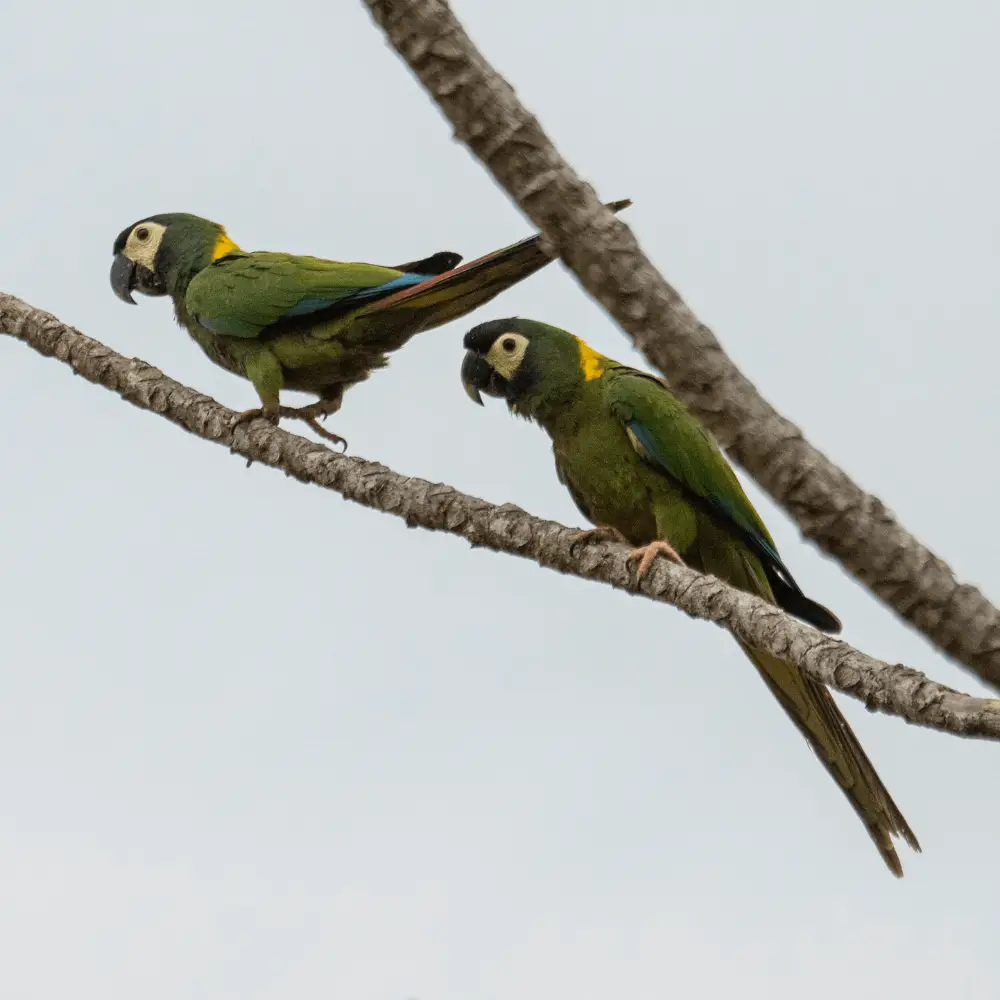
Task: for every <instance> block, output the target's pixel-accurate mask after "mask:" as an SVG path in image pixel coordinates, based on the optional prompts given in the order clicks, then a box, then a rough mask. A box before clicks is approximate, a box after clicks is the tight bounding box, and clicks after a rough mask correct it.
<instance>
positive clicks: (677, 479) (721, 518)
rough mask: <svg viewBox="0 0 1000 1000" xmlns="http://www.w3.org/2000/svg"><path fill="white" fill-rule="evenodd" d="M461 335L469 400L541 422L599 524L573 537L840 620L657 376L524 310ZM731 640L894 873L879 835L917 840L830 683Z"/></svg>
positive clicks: (812, 618) (814, 616)
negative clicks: (802, 577) (811, 592)
mask: <svg viewBox="0 0 1000 1000" xmlns="http://www.w3.org/2000/svg"><path fill="white" fill-rule="evenodd" d="M465 347H466V354H465V359H464V361H463V363H462V382H463V384H464V385H465V388H466V392H468V394H469V396H470V397H471V398H472V399H473V401H474V402H477V403H480V404H482V397H481V395H480V393H481V392H485V393H487V394H488V395H491V396H496V397H499V398H502V399H505V400H506V401H507V405H508V406H509V407H510V409H511V410H512V411H513V412H514V413H516V414H517V415H518V416H522V417H525V418H527V419H529V420H533V421H535V422H537V423H538V424H540V425H541V426H542V427H543V428H544V429H545V430H546V431H547V432H548V434H549V436H550V438H551V439H552V447H553V451H554V452H555V460H556V472H557V474H558V476H559V480H560V482H562V483H563V484H564V485H565V486H566V487H567V489H568V490H569V493H570V495H571V496H572V498H573V500H574V501H575V503H576V505H577V507H579V509H580V511H581V512H582V513H583V515H584V517H586V518H587V520H589V521H590V522H591V523H593V524H595V525H598V527H597V528H596V529H592V530H590V531H585V532H581V534H580V536H579V541H581V542H582V541H586V540H588V539H593V538H605V539H607V538H617V539H619V540H623V541H627V542H629V543H630V544H632V545H633V546H636V548H635V550H634V551H633V553H632V557H633V559H634V560H635V559H638V560H639V567H638V575H639V577H640V578H641V577H642V576H643V575H645V573H646V572H648V570H649V568H650V567H651V565H652V563H653V560H654V559H655V558H656V556H657V555H665V556H667V557H669V558H672V559H675V560H676V561H681V560H682V559H683V561H684V562H686V563H687V564H688V565H689V566H692V567H693V568H695V569H698V570H701V571H702V572H705V573H711V574H713V575H714V576H717V577H719V579H721V580H725V581H727V582H728V583H730V584H732V585H733V586H734V587H739V588H740V589H741V590H746V591H749V592H750V593H753V594H757V595H758V596H760V597H763V598H764V599H765V600H768V601H772V602H773V603H775V604H777V605H779V606H780V607H782V608H784V609H785V610H786V611H788V612H789V613H790V614H793V615H796V616H798V617H799V618H802V619H804V620H805V621H807V622H809V623H810V624H812V625H814V626H816V628H819V629H821V630H823V631H825V632H839V631H840V622H839V621H838V619H837V618H836V616H835V615H833V614H832V613H831V612H830V611H828V610H827V609H826V608H824V607H822V606H821V605H819V604H817V603H816V602H815V601H811V600H810V599H809V598H808V597H806V596H805V594H803V593H802V591H801V590H800V589H799V586H798V584H796V582H795V580H794V579H793V578H792V575H791V573H789V572H788V569H787V568H786V567H785V564H784V563H783V562H782V561H781V558H780V557H779V555H778V551H777V549H776V548H775V544H774V541H773V539H772V538H771V536H770V535H769V534H768V531H767V528H765V527H764V524H763V522H762V521H761V519H760V516H759V515H758V514H757V512H756V511H755V510H754V508H753V506H752V505H751V503H750V500H749V499H748V498H747V496H746V494H745V493H744V492H743V489H742V487H741V486H740V483H739V480H738V479H737V478H736V474H735V473H734V472H733V470H732V468H731V467H730V465H729V463H728V462H727V461H726V459H725V457H724V455H723V454H722V451H721V450H720V449H719V447H718V445H717V444H716V443H715V441H714V439H713V438H712V437H711V435H710V434H709V433H708V431H707V430H706V429H705V428H704V427H702V425H701V424H700V423H699V422H698V421H697V420H696V419H695V418H694V417H693V416H692V415H691V414H690V413H689V412H688V410H687V409H686V408H685V407H684V405H683V404H682V403H681V402H680V401H679V400H678V399H676V398H675V397H674V396H673V395H671V393H670V392H669V391H668V389H667V387H666V386H665V384H664V383H663V382H662V381H661V380H660V379H658V378H656V377H654V376H653V375H649V374H646V373H645V372H641V371H637V370H636V369H634V368H628V367H626V366H625V365H622V364H619V363H618V362H616V361H612V360H611V359H610V358H606V357H604V356H603V355H601V354H598V353H597V352H596V351H594V350H592V349H591V348H590V347H588V346H587V345H586V344H585V343H584V342H583V341H582V340H579V339H578V338H577V337H575V336H573V335H572V334H571V333H567V332H566V331H565V330H560V329H557V328H556V327H553V326H547V325H546V324H544V323H537V322H533V321H531V320H526V319H516V318H515V319H501V320H494V321H492V322H489V323H482V324H480V325H479V326H477V327H474V328H473V329H472V330H470V331H469V332H468V334H466V337H465ZM741 646H742V648H743V651H744V652H745V653H746V655H747V656H748V657H749V658H750V660H751V661H752V662H753V664H754V666H756V668H757V670H758V671H759V672H760V675H761V677H762V678H763V679H764V682H765V683H766V684H767V686H768V687H769V688H770V689H771V693H772V694H773V695H774V696H775V697H776V698H777V699H778V701H779V702H780V703H781V706H782V707H783V708H784V709H785V711H786V712H787V713H788V715H789V716H790V718H791V719H792V721H793V722H794V723H795V725H796V726H797V727H798V729H799V731H800V732H801V733H802V735H803V736H804V737H805V738H806V740H807V741H808V742H809V744H810V746H811V747H812V748H813V750H814V751H815V752H816V755H817V756H818V757H819V759H820V761H821V762H822V763H823V765H824V766H825V767H826V769H827V771H829V772H830V774H831V775H832V776H833V778H834V780H835V781H836V782H837V783H838V784H839V785H840V787H841V789H842V790H843V792H844V794H845V795H846V796H847V798H848V799H849V800H850V803H851V805H852V806H853V807H854V809H855V810H856V811H857V813H858V815H859V816H860V817H861V820H862V821H863V822H864V824H865V826H866V828H867V829H868V833H869V834H870V835H871V838H872V840H873V841H874V842H875V846H876V847H877V848H878V850H879V853H880V854H881V855H882V858H883V860H884V861H885V863H886V864H887V865H888V867H889V869H890V870H891V871H892V872H893V874H895V875H897V876H901V875H902V874H903V869H902V867H901V865H900V863H899V858H898V856H897V854H896V850H895V848H894V846H893V843H892V837H893V836H902V837H904V838H905V839H906V841H907V842H908V843H909V844H910V846H911V847H913V848H914V850H917V851H919V850H920V846H919V844H918V843H917V839H916V837H914V835H913V832H912V831H911V830H910V827H909V826H908V825H907V822H906V820H905V819H904V818H903V816H902V814H901V813H900V811H899V809H897V808H896V804H895V803H894V802H893V801H892V798H891V797H890V795H889V793H888V791H887V790H886V788H885V786H884V785H883V784H882V781H881V779H880V778H879V776H878V775H877V774H876V773H875V769H874V767H873V766H872V764H871V762H870V761H869V760H868V757H867V756H866V755H865V752H864V750H863V749H862V748H861V744H860V743H859V742H858V739H857V737H856V736H855V735H854V733H853V732H852V731H851V728H850V726H849V725H848V723H847V720H846V719H845V718H844V717H843V715H841V713H840V710H839V709H838V708H837V706H836V703H835V702H834V700H833V697H832V696H831V694H830V692H829V691H828V690H827V689H826V688H825V687H824V686H823V685H822V684H818V683H816V681H814V680H812V679H811V678H809V677H807V676H806V675H805V674H804V673H802V671H801V670H800V669H799V668H798V667H796V666H793V665H792V664H789V663H785V662H784V661H782V660H779V659H777V658H776V657H773V656H770V655H768V654H766V653H763V652H761V651H760V650H756V649H752V648H750V647H748V646H745V645H743V644H742V643H741Z"/></svg>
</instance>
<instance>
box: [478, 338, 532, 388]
mask: <svg viewBox="0 0 1000 1000" xmlns="http://www.w3.org/2000/svg"><path fill="white" fill-rule="evenodd" d="M527 349H528V338H527V337H525V336H524V335H523V334H520V333H514V331H513V330H512V331H511V332H510V333H501V334H500V336H499V337H497V339H496V340H494V341H493V346H492V347H491V348H490V349H489V353H487V355H486V361H487V363H488V364H489V365H490V366H491V367H492V368H493V370H494V371H495V372H496V373H497V374H498V375H500V376H501V377H502V378H505V379H507V381H508V382H509V381H510V380H511V379H512V378H513V377H514V376H515V375H516V374H517V370H518V368H520V367H521V362H522V361H523V360H524V352H525V351H527Z"/></svg>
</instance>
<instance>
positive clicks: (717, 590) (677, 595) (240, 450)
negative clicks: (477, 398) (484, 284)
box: [0, 293, 1000, 739]
mask: <svg viewBox="0 0 1000 1000" xmlns="http://www.w3.org/2000/svg"><path fill="white" fill-rule="evenodd" d="M0 333H5V334H9V335H11V336H13V337H16V338H17V339H18V340H21V341H23V342H24V343H26V344H28V345H29V346H30V347H33V348H34V349H35V350H36V351H38V352H39V353H40V354H44V355H46V356H49V357H55V358H58V359H59V360H60V361H62V362H64V363H65V364H66V365H68V366H69V367H70V368H71V369H72V370H73V371H74V372H75V373H76V374H77V375H81V376H82V377H83V378H85V379H87V380H88V381H90V382H93V383H95V384H96V385H101V386H104V388H105V389H110V390H111V391H112V392H115V393H117V394H118V395H119V396H121V397H122V399H124V400H126V401H127V402H129V403H132V404H133V405H134V406H138V407H139V408H140V409H144V410H151V411H152V412H153V413H158V414H160V415H161V416H164V417H166V418H167V419H168V420H171V421H173V422H174V423H175V424H178V425H179V426H180V427H183V428H184V429H185V430H187V431H190V432H191V433H192V434H195V435H197V436H198V437H201V438H204V439H205V440H206V441H214V442H216V443H217V444H221V445H224V446H226V447H227V448H229V449H230V450H231V451H232V452H235V453H236V454H238V455H241V456H243V457H244V458H246V459H249V460H252V461H254V462H260V463H261V464H263V465H269V466H271V467H272V468H275V469H281V470H282V471H283V472H285V473H286V474H287V475H289V476H294V477H295V478H296V479H298V480H299V481H300V482H304V483H314V484H315V485H317V486H322V487H324V488H325V489H329V490H333V491H334V492H336V493H339V494H340V495H341V496H343V497H345V498H346V499H348V500H353V501H354V502H355V503H359V504H362V505H364V506H366V507H371V508H372V509H374V510H380V511H383V512H384V513H387V514H393V515H395V516H396V517H400V518H402V519H403V520H404V521H406V523H407V524H408V525H410V526H411V527H421V528H427V529H429V530H431V531H446V532H448V533H450V534H453V535H458V536H460V537H462V538H465V539H466V540H467V541H469V542H470V543H471V544H472V545H475V546H482V547H484V548H489V549H493V550H494V551H496V552H507V553H509V554H511V555H516V556H521V557H522V558H525V559H532V560H534V561H535V562H537V563H538V564H539V565H540V566H544V567H545V568H547V569H554V570H558V571H559V572H562V573H570V574H573V575H575V576H579V577H581V578H583V579H585V580H596V581H600V582H602V583H606V584H610V585H611V586H612V587H617V588H618V589H620V590H626V591H629V592H630V593H633V594H638V595H642V596H644V597H648V598H652V599H653V600H656V601H661V602H663V603H665V604H672V605H673V606H674V607H677V608H680V609H681V610H682V611H684V612H686V613H687V614H688V615H690V616H691V617H693V618H702V619H704V620H706V621H711V622H715V623H716V624H717V625H720V626H722V627H724V628H727V629H729V630H730V631H731V632H733V633H734V634H735V635H736V636H737V637H738V638H740V639H742V640H743V641H744V642H746V643H749V644H750V645H751V646H755V647H757V648H758V649H762V650H765V651H766V652H769V653H773V654H774V655H775V656H779V657H781V658H783V659H785V660H788V661H790V662H792V663H795V664H798V666H800V667H801V668H802V669H803V670H804V671H805V672H806V673H807V674H809V675H810V676H811V677H814V678H815V679H816V680H818V681H821V682H823V683H824V684H829V685H830V686H831V687H833V688H836V689H837V690H839V691H843V692H844V693H845V694H849V695H851V696H853V697H855V698H858V699H860V700H861V701H863V702H864V703H865V704H866V705H867V706H868V708H869V709H872V710H874V711H880V712H885V713H887V714H889V715H897V716H900V717H901V718H903V719H906V720H907V721H908V722H913V723H917V724H918V725H922V726H928V727H930V728H932V729H940V730H944V731H946V732H950V733H954V734H956V735H958V736H970V737H983V738H988V739H1000V701H990V700H986V699H983V698H973V697H970V696H969V695H966V694H961V693H959V692H957V691H954V690H952V689H951V688H947V687H944V686H943V685H941V684H937V683H935V682H934V681H932V680H930V679H929V678H927V677H926V676H924V675H923V674H922V673H920V672H919V671H917V670H911V669H909V668H907V667H904V666H901V665H891V664H888V663H884V662H882V661H881V660H875V659H873V658H871V657H869V656H866V655H865V654H864V653H861V652H859V651H858V650H856V649H853V648H852V647H851V646H848V645H847V644H846V643H843V642H840V641H838V640H836V639H831V638H830V637H829V636H825V635H823V634H822V633H820V632H817V631H816V630H815V629H813V628H811V627H810V626H808V625H804V624H803V623H801V622H799V621H796V620H795V619H794V618H790V617H788V616H787V615H785V614H784V613H783V612H781V611H780V610H779V609H777V608H775V607H773V606H772V605H770V604H767V603H766V602H764V601H762V600H760V599H759V598H757V597H753V596H752V595H750V594H745V593H743V592H742V591H739V590H735V589H734V588H732V587H730V586H728V585H727V584H724V583H722V582H721V581H719V580H717V579H715V577H711V576H703V575H701V574H700V573H697V572H695V571H694V570H691V569H688V568H687V567H683V566H676V565H674V564H673V563H667V562H664V561H663V560H660V562H659V565H657V566H656V567H655V568H654V569H653V571H652V572H651V573H650V574H649V575H648V576H647V577H646V579H645V580H644V581H643V582H642V584H641V585H638V586H637V585H636V583H635V580H634V576H633V569H632V568H631V567H630V566H629V565H628V564H627V556H628V552H629V549H628V547H627V546H625V545H621V544H618V543H597V544H592V545H587V546H584V547H582V548H580V549H578V550H577V551H576V552H575V553H574V552H573V551H572V550H571V544H572V542H573V539H574V537H575V534H576V532H575V531H574V529H571V528H567V527H565V526H564V525H561V524H557V523H555V522H554V521H544V520H541V519H540V518H537V517H533V516H532V515H530V514H528V513H526V512H525V511H523V510H521V509H520V508H519V507H515V506H514V505H512V504H501V505H495V504H491V503H488V502H486V501H485V500H479V499H477V498H476V497H470V496H467V495H466V494H464V493H460V492H459V491H458V490H456V489H454V488H453V487H451V486H445V485H443V484H441V483H430V482H427V481H426V480H423V479H416V478H413V477H411V476H403V475H400V474H399V473H397V472H393V471H392V470H391V469H387V468H386V467H385V466H384V465H379V464H377V463H375V462H368V461H365V460H364V459H361V458H356V457H353V456H343V455H339V454H336V453H334V452H332V451H330V450H329V449H328V448H326V447H325V446H324V445H321V444H317V443H315V442H313V441H308V440H306V439H305V438H302V437H298V436H297V435H294V434H289V433H288V432H287V431H283V430H280V429H279V428H276V427H272V426H271V425H270V424H268V423H266V422H265V421H263V420H256V421H254V422H253V423H250V424H246V425H242V426H240V427H238V428H237V429H236V431H235V432H234V431H233V430H232V421H233V419H234V417H235V416H236V414H235V412H234V411H233V410H230V409H228V408H226V407H225V406H222V405H221V404H220V403H217V402H216V401H215V400H214V399H211V398H209V397H208V396H205V395H202V394H201V393H199V392H196V391H195V390H194V389H190V388H188V387H187V386H184V385H181V384H180V383H179V382H175V381H174V380H173V379H171V378H168V377H167V376H166V375H164V374H163V373H162V372H161V371H159V370H158V369H156V368H154V367H153V366H152V365H149V364H146V362H144V361H141V360H139V359H138V358H126V357H124V356H123V355H121V354H118V353H116V352H115V351H113V350H111V348H109V347H106V346H105V345H104V344H102V343H100V342H99V341H97V340H93V339H92V338H90V337H87V336H85V335H84V334H82V333H80V332H79V331H78V330H75V329H74V328H73V327H71V326H67V325H66V324H65V323H62V322H61V321H60V320H58V319H57V318H56V317H55V316H52V315H50V314H49V313H46V312H42V311H41V310H38V309H34V308H33V307H31V306H29V305H28V304H27V303H25V302H22V301H21V300H20V299H17V298H15V297H14V296H12V295H5V294H3V293H0Z"/></svg>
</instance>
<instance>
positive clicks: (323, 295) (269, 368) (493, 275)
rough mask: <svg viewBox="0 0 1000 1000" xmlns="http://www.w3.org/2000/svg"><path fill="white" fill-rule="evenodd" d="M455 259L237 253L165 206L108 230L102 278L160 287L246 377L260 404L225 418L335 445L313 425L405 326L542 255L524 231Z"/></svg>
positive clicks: (479, 298)
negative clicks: (284, 395)
mask: <svg viewBox="0 0 1000 1000" xmlns="http://www.w3.org/2000/svg"><path fill="white" fill-rule="evenodd" d="M629 204H631V202H629V201H627V200H626V201H618V202H613V203H612V204H611V205H609V206H608V207H609V208H611V209H612V210H614V211H616V212H617V211H619V210H621V209H623V208H626V207H627V206H628V205H629ZM461 259H462V258H461V256H460V255H459V254H456V253H451V252H448V251H445V252H442V253H436V254H433V255H432V256H430V257H426V258H424V259H422V260H415V261H411V262H409V263H406V264H396V265H394V266H392V267H380V266H378V265H375V264H349V263H343V262H341V261H333V260H321V259H320V258H318V257H298V256H295V255H293V254H287V253H264V252H260V251H257V252H253V253H248V252H246V251H244V250H241V249H240V248H239V247H238V246H237V245H236V244H235V243H234V242H233V241H232V240H231V239H230V238H229V236H228V234H227V233H226V230H225V229H224V228H223V227H222V226H220V225H218V223H215V222H210V221H209V220H208V219H202V218H200V217H199V216H197V215H188V214H186V213H184V212H172V213H167V214H165V215H151V216H148V217H147V218H145V219H142V220H140V221H139V222H136V223H133V224H132V225H131V226H129V227H128V228H127V229H123V230H122V231H121V233H119V234H118V237H117V239H116V240H115V245H114V262H113V263H112V265H111V287H112V288H113V289H114V291H115V294H116V295H118V297H119V298H121V299H122V300H123V301H125V302H129V303H132V304H133V305H134V304H135V300H134V299H133V298H132V292H133V291H139V292H142V293H143V294H144V295H169V296H170V297H171V299H172V300H173V303H174V311H175V313H176V315H177V321H178V323H180V325H181V326H183V327H184V328H185V329H186V330H187V331H188V332H189V333H190V334H191V336H192V337H194V339H195V340H196V341H197V342H198V344H199V345H200V346H201V349H202V350H203V351H204V352H205V353H206V354H207V355H208V356H209V358H211V359H212V361H214V362H215V363H216V364H217V365H221V366H222V367H223V368H225V369H227V370H228V371H231V372H233V373H235V374H236V375H243V376H244V377H245V378H248V379H249V380H250V381H251V382H252V383H253V385H254V388H255V389H256V390H257V395H258V396H259V397H260V401H261V407H260V408H259V409H252V410H247V411H246V412H244V413H242V414H240V416H239V418H238V419H237V421H236V422H237V423H239V422H241V421H242V420H248V419H251V418H253V417H258V416H263V417H265V418H267V419H268V420H270V421H271V422H272V423H277V421H278V418H279V417H280V416H286V417H296V418H298V419H301V420H304V421H305V422H306V423H307V424H309V426H310V427H312V429H313V430H315V431H316V432H317V433H319V434H320V435H321V436H322V437H325V438H327V439H328V440H332V441H337V442H341V443H346V442H344V440H343V438H341V437H339V436H338V435H336V434H331V433H330V432H328V431H325V430H324V429H323V428H322V427H320V426H319V424H318V422H317V417H321V416H324V417H325V416H326V415H327V414H330V413H336V411H337V410H338V409H339V408H340V404H341V400H342V398H343V394H344V390H345V389H346V388H348V387H349V386H352V385H354V384H355V383H357V382H361V381H364V379H366V378H367V377H368V375H369V373H370V372H371V371H372V370H373V369H375V368H383V367H384V366H385V365H386V364H387V363H388V361H387V357H386V355H387V354H388V353H389V352H390V351H394V350H397V349H398V348H400V347H402V346H403V345H404V344H405V343H406V342H407V341H408V340H409V339H410V337H412V336H413V335H414V334H416V333H418V332H419V331H421V330H427V329H431V328H433V327H436V326H440V325H441V324H443V323H447V322H449V321H450V320H453V319H457V318H458V317H459V316H464V315H465V314H466V313H468V312H471V311H472V310H473V309H476V308H477V307H478V306H481V305H482V304H483V303H484V302H488V301H489V300H490V299H492V298H493V297H494V296H495V295H499V294H500V292H502V291H504V290H505V289H507V288H510V287H511V286H512V285H515V284H517V282H519V281H521V280H522V279H524V278H526V277H528V276H529V275H530V274H534V272H535V271H537V270H539V269H540V268H542V267H544V266H545V265H546V264H547V263H549V261H550V260H551V259H552V257H551V256H550V255H549V253H547V252H546V248H545V247H544V245H543V243H542V238H541V236H540V235H535V236H531V237H529V238H528V239H525V240H522V241H521V242H520V243H515V244H514V245H513V246H509V247H504V248H503V249H500V250H496V251H494V252H493V253H491V254H487V255H486V256H485V257H480V258H479V259H478V260H474V261H472V262H471V263H469V264H466V265H464V266H463V267H458V266H457V265H458V263H459V261H461ZM282 389H300V390H304V391H306V392H314V393H316V394H317V395H318V396H319V401H318V402H317V403H313V404H311V405H310V406H303V407H296V408H292V407H283V406H281V405H280V394H281V390H282Z"/></svg>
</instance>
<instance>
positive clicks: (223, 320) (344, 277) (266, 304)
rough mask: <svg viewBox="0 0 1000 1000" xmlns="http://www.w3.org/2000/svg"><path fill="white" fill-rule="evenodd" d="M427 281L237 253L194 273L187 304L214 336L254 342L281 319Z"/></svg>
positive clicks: (303, 317)
mask: <svg viewBox="0 0 1000 1000" xmlns="http://www.w3.org/2000/svg"><path fill="white" fill-rule="evenodd" d="M411 266H412V265H411ZM427 277H428V276H427V275H423V274H419V273H412V272H404V271H402V270H397V269H396V268H391V267H379V266H378V265H376V264H348V263H342V262H340V261H333V260H322V259H321V258H319V257H298V256H294V255H293V254H284V253H248V254H244V253H236V254H230V255H228V256H226V257H223V258H222V259H221V260H219V261H216V262H215V263H214V264H211V265H209V266H208V267H206V268H205V269H204V270H203V271H200V272H199V273H198V274H197V275H195V277H194V279H193V280H192V281H191V284H190V285H189V286H188V290H187V296H186V299H185V305H186V307H187V310H188V312H189V313H190V314H191V315H192V316H194V317H195V318H196V319H197V321H198V322H199V323H200V324H201V325H202V326H204V327H206V328H207V329H209V330H211V331H212V332H213V333H218V334H223V335H225V336H228V337H245V338H254V337H259V336H260V335H261V333H263V332H264V331H265V330H267V328H268V327H272V326H274V325H275V324H277V323H280V322H282V321H290V322H294V321H296V320H298V321H300V322H303V323H305V322H308V321H309V320H310V319H316V320H318V319H319V318H320V317H324V318H325V317H326V316H328V315H330V314H331V313H332V312H340V311H341V310H345V309H353V308H355V307H359V306H363V305H365V304H366V303H367V302H370V301H372V300H374V299H377V298H380V297H382V296H385V295H391V294H393V293H394V292H395V291H397V290H399V289H402V288H406V287H409V286H412V285H415V284H420V283H421V282H423V281H426V280H427Z"/></svg>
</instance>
